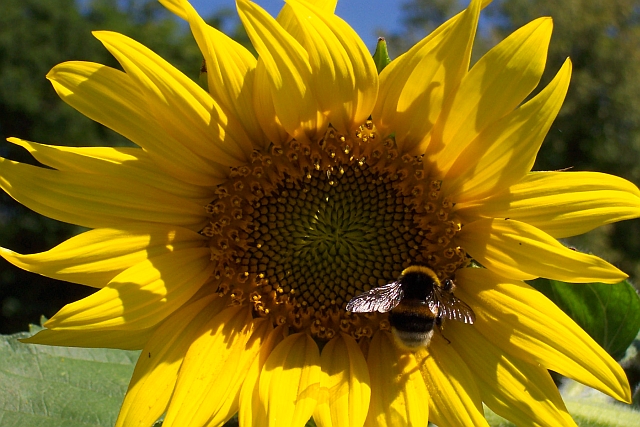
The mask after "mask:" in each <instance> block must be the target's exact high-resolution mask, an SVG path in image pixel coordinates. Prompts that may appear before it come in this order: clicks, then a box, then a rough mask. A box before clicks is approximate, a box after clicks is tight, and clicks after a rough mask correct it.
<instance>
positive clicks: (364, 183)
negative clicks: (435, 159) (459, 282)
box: [202, 122, 466, 339]
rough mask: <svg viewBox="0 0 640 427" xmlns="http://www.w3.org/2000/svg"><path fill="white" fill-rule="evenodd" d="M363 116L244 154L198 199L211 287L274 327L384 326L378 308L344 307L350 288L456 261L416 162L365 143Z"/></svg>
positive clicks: (442, 204)
mask: <svg viewBox="0 0 640 427" xmlns="http://www.w3.org/2000/svg"><path fill="white" fill-rule="evenodd" d="M375 137H376V135H375V130H374V129H373V125H372V124H371V123H370V122H368V123H367V124H365V125H364V126H362V127H361V128H360V130H359V131H358V132H357V133H356V135H355V137H353V138H348V137H346V136H344V135H339V134H337V133H336V132H335V131H334V130H333V129H330V130H329V131H328V132H327V133H326V134H325V136H324V137H323V138H322V139H320V140H319V141H316V142H305V143H300V142H298V141H295V140H294V141H291V142H289V143H287V144H283V145H282V146H272V147H271V149H270V151H269V153H258V152H256V153H255V156H254V159H253V162H252V164H251V165H247V166H244V167H241V168H238V169H235V170H234V171H233V172H232V175H231V177H230V179H229V181H228V183H226V184H225V185H221V186H219V187H218V197H217V199H216V200H214V201H213V202H212V203H211V204H209V205H208V206H207V212H208V214H209V215H210V224H209V226H208V227H206V228H205V229H204V230H203V231H202V232H203V234H205V235H207V236H209V237H210V247H211V251H212V259H213V260H214V262H216V263H217V269H216V272H215V279H216V280H217V281H218V288H219V289H218V290H219V292H220V293H223V294H229V295H230V296H231V299H232V301H234V303H237V304H243V303H247V302H248V303H250V304H252V305H253V309H254V312H255V315H256V316H264V317H270V318H271V319H272V321H273V323H274V324H275V325H280V324H287V325H289V326H290V327H291V328H293V329H294V330H296V331H301V330H307V331H309V332H310V333H312V335H314V336H315V337H317V338H319V339H330V338H331V337H332V336H334V335H335V333H337V332H338V331H342V332H347V333H350V334H352V335H353V336H354V337H356V338H361V337H363V336H371V334H372V333H373V332H375V330H377V329H379V328H386V327H388V323H387V321H386V314H385V315H381V314H378V313H372V314H366V315H356V314H352V313H348V312H346V311H345V309H344V307H345V305H346V303H347V302H348V301H349V300H350V299H351V298H352V297H353V296H355V295H358V294H360V293H362V292H364V291H367V290H369V289H371V288H372V287H376V286H382V285H384V284H386V283H389V282H391V281H393V280H395V279H396V278H397V277H398V276H399V275H400V273H401V272H402V270H403V269H405V268H406V267H408V266H410V265H413V264H422V265H428V266H430V267H431V268H432V269H434V271H436V272H437V274H438V275H440V276H442V277H443V278H445V277H449V276H451V275H452V274H453V273H454V272H455V270H456V269H457V268H459V267H460V266H462V265H464V264H465V263H466V256H465V253H464V251H463V250H462V249H460V248H457V247H452V246H451V243H450V242H451V238H452V237H453V236H454V235H455V233H456V232H457V231H458V230H459V229H460V225H459V222H458V221H455V220H454V219H452V218H449V210H450V207H451V206H450V203H448V202H447V201H446V200H444V199H443V198H442V197H441V195H440V191H439V189H440V183H439V182H438V181H431V180H429V179H428V178H427V174H426V173H425V170H424V168H423V165H422V162H421V159H420V158H418V157H413V156H402V157H399V156H398V153H397V149H396V147H395V143H394V142H393V140H392V139H388V140H386V141H384V142H382V143H380V142H379V141H376V138H375Z"/></svg>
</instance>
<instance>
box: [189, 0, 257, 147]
mask: <svg viewBox="0 0 640 427" xmlns="http://www.w3.org/2000/svg"><path fill="white" fill-rule="evenodd" d="M182 6H183V8H184V10H185V11H186V13H187V20H188V21H189V25H190V26H191V32H192V33H193V36H194V37H195V39H196V42H197V43H198V46H199V47H200V51H201V52H202V54H203V55H204V58H205V64H206V67H207V82H208V87H209V93H211V96H212V97H213V99H214V100H216V101H217V102H218V103H219V104H220V105H221V106H223V107H224V109H225V110H226V111H230V112H232V113H233V115H234V116H235V117H236V118H238V120H239V121H240V123H242V126H243V128H244V130H245V132H246V133H247V135H248V136H249V139H250V141H251V143H252V144H253V145H254V147H255V148H257V149H262V148H266V147H267V146H268V143H269V141H267V139H266V136H265V134H264V132H262V129H260V125H259V123H258V119H257V117H256V115H255V111H254V109H253V91H254V88H253V80H254V77H255V75H254V71H255V67H256V63H257V60H256V58H255V57H254V56H253V55H252V54H251V52H249V51H248V50H247V49H246V48H245V47H244V46H242V45H241V44H240V43H238V42H236V41H235V40H233V39H232V38H230V37H228V36H227V35H226V34H224V33H222V32H221V31H218V30H217V29H215V28H213V27H212V26H210V25H208V24H207V23H206V22H205V21H204V20H203V19H202V18H201V17H200V15H198V13H197V12H196V10H195V9H194V8H193V7H191V5H190V4H189V3H188V2H187V1H185V0H182Z"/></svg>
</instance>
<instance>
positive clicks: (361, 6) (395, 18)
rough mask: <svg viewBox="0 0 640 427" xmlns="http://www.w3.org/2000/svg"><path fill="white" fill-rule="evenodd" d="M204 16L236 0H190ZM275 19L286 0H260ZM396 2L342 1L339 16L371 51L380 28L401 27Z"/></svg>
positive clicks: (377, 0) (392, 28)
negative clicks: (377, 30)
mask: <svg viewBox="0 0 640 427" xmlns="http://www.w3.org/2000/svg"><path fill="white" fill-rule="evenodd" d="M190 2H191V4H192V5H193V7H195V8H196V10H197V11H198V12H200V14H201V15H204V16H207V15H209V14H211V13H212V12H213V11H215V10H216V9H217V8H219V7H233V8H234V9H235V1H234V0H190ZM256 3H257V4H259V5H260V6H262V7H263V8H264V9H265V10H267V12H269V13H270V14H271V15H272V16H275V15H277V14H278V11H279V10H280V8H281V7H282V5H283V4H284V2H283V1H282V0H256ZM401 3H402V2H400V1H395V0H342V1H339V2H338V8H337V9H336V14H337V15H338V16H340V17H341V18H342V19H344V20H345V21H347V22H348V23H349V25H351V26H352V27H353V28H354V29H355V30H356V31H357V32H358V34H359V35H360V37H361V38H362V39H363V40H364V42H365V43H366V44H367V46H368V47H369V49H370V50H372V51H373V50H374V49H375V45H376V40H377V38H378V36H379V35H380V34H379V32H376V29H379V28H384V29H386V30H387V31H389V30H397V29H398V28H399V26H400V4H401Z"/></svg>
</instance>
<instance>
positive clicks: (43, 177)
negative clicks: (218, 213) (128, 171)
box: [0, 158, 207, 231]
mask: <svg viewBox="0 0 640 427" xmlns="http://www.w3.org/2000/svg"><path fill="white" fill-rule="evenodd" d="M0 188H2V189H3V190H4V191H6V192H7V194H9V195H10V196H11V197H13V198H14V199H15V200H17V201H18V202H20V203H21V204H23V205H25V206H26V207H28V208H29V209H32V210H34V211H36V212H38V213H39V214H42V215H45V216H48V217H49V218H53V219H57V220H59V221H64V222H68V223H72V224H77V225H81V226H84V227H88V228H100V227H117V226H118V225H119V224H122V222H123V221H148V222H158V223H164V224H173V225H177V226H181V227H185V228H188V229H190V230H194V231H198V230H201V229H202V227H203V226H204V225H205V224H206V222H207V221H206V218H205V214H204V209H203V207H202V205H200V204H197V203H195V202H193V201H189V200H187V199H183V198H180V197H177V196H174V195H171V194H169V193H167V192H165V191H162V190H159V189H155V188H153V187H149V186H148V185H144V184H140V183H137V182H134V181H129V180H127V179H124V178H122V177H119V176H111V177H109V179H108V180H105V179H101V178H100V177H99V176H97V175H95V174H87V173H80V172H59V171H55V170H51V169H44V168H39V167H35V166H31V165H26V164H22V163H17V162H13V161H10V160H6V159H2V158H0Z"/></svg>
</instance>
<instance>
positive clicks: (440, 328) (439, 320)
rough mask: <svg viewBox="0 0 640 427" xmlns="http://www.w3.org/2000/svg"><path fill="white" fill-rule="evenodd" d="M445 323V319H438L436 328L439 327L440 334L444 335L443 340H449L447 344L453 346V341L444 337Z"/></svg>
mask: <svg viewBox="0 0 640 427" xmlns="http://www.w3.org/2000/svg"><path fill="white" fill-rule="evenodd" d="M442 323H443V319H442V318H441V317H438V318H436V326H437V327H438V332H440V335H442V338H444V339H445V340H447V344H451V340H450V339H449V338H447V337H445V336H444V332H442V331H443V329H444V325H443V324H442Z"/></svg>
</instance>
